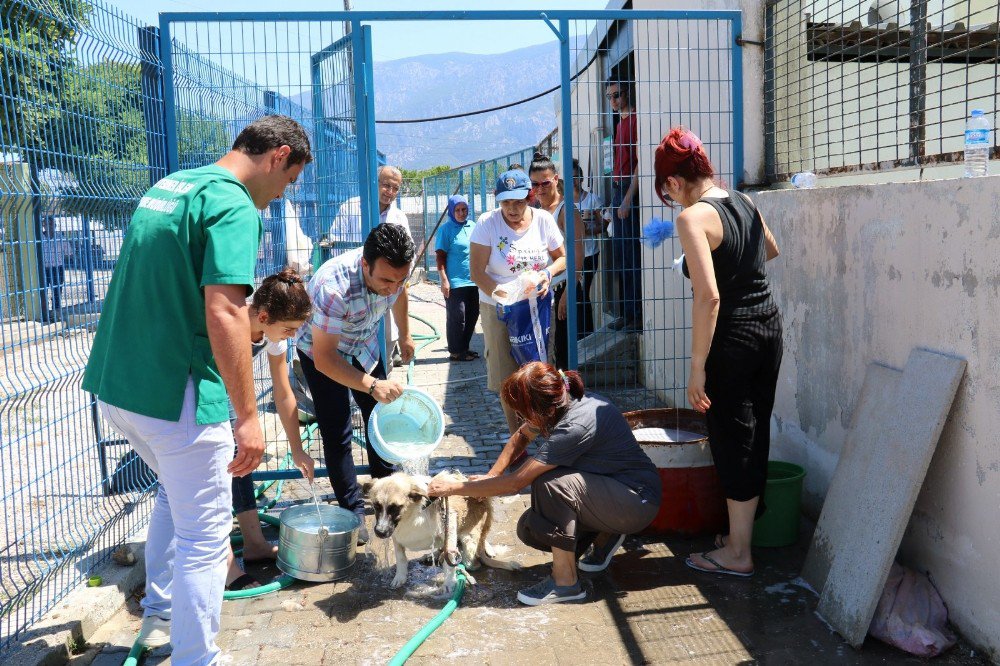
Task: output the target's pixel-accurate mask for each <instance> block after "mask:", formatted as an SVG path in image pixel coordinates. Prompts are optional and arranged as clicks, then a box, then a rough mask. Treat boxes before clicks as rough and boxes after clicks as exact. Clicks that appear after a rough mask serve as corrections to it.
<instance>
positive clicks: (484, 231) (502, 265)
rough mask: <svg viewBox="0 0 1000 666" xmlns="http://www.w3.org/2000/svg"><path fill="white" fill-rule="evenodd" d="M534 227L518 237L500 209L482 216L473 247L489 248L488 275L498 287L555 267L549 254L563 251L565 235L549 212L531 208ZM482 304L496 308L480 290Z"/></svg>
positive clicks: (478, 222)
mask: <svg viewBox="0 0 1000 666" xmlns="http://www.w3.org/2000/svg"><path fill="white" fill-rule="evenodd" d="M529 210H530V211H531V213H532V219H531V225H530V226H529V227H528V228H527V229H525V230H524V232H523V233H520V234H519V233H516V232H515V231H514V230H513V229H511V228H510V226H508V225H507V223H506V222H505V221H504V219H503V213H502V212H501V210H500V209H499V208H497V209H496V210H493V211H490V212H488V213H483V214H482V215H480V216H479V220H478V221H477V222H476V228H475V229H473V230H472V237H471V238H470V239H469V242H470V243H475V244H476V245H485V246H486V247H488V248H490V258H489V261H487V262H486V274H487V275H489V276H490V277H491V278H493V280H495V281H496V282H497V283H498V284H503V283H505V282H510V281H511V280H512V279H514V278H515V277H517V276H518V275H520V274H521V273H524V272H527V271H540V270H542V269H543V268H546V267H548V266H549V264H551V263H552V257H550V256H549V252H552V251H553V250H556V249H558V248H560V247H562V244H563V235H562V233H561V232H560V231H559V227H558V225H556V220H555V218H554V217H552V215H550V214H549V213H548V212H547V211H544V210H540V209H538V208H529ZM479 300H480V301H481V302H483V303H486V304H488V305H496V301H494V300H493V299H492V298H490V295H489V294H487V293H486V292H484V291H483V290H482V289H480V290H479Z"/></svg>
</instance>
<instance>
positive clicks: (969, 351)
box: [754, 177, 1000, 657]
mask: <svg viewBox="0 0 1000 666" xmlns="http://www.w3.org/2000/svg"><path fill="white" fill-rule="evenodd" d="M754 198H755V199H756V201H757V202H758V205H759V207H760V209H761V211H762V213H763V215H764V217H765V219H767V220H768V222H769V224H770V226H771V228H772V230H773V231H774V234H775V236H776V238H777V240H778V242H779V244H780V247H781V252H782V254H781V257H780V258H778V259H777V260H775V261H774V262H772V263H771V264H769V271H770V275H771V279H772V283H773V285H774V288H775V291H776V294H777V299H778V302H779V304H780V306H781V308H782V314H783V317H784V323H785V336H784V340H785V356H784V362H783V364H782V369H781V377H780V380H779V384H778V394H777V403H776V405H775V410H774V420H773V423H772V426H773V428H772V430H773V437H772V442H773V450H772V458H779V459H784V460H790V461H794V462H798V463H800V464H802V465H804V466H805V467H806V469H807V471H808V475H807V477H806V497H805V500H806V508H807V511H808V512H809V513H810V514H812V515H813V516H814V517H815V516H817V515H818V512H819V510H820V508H821V506H822V499H823V496H824V495H825V493H826V490H827V488H828V486H829V482H830V478H831V476H832V474H833V471H834V468H835V467H836V464H837V459H838V456H839V454H840V451H841V449H842V447H843V444H844V439H845V434H846V431H847V429H848V428H849V426H850V423H851V418H852V415H853V413H854V410H855V409H856V407H857V397H858V392H859V391H860V389H861V384H862V380H863V378H864V374H865V368H866V366H867V365H868V364H869V363H872V362H881V363H884V364H888V365H891V366H894V367H897V368H901V367H902V366H903V365H904V364H905V362H906V358H907V355H908V354H909V352H910V350H911V349H913V348H914V347H924V348H929V349H933V350H940V351H942V352H944V353H949V354H954V355H958V356H961V357H963V358H965V359H966V360H967V361H968V364H969V365H968V371H967V374H966V376H965V379H964V380H963V382H962V384H961V386H960V388H959V392H958V396H957V398H956V401H955V403H954V405H953V408H952V412H951V417H950V420H949V422H948V424H947V425H946V427H945V430H944V433H943V435H942V438H941V441H940V443H939V445H938V448H937V452H936V454H935V456H934V459H933V461H932V463H931V466H930V469H929V471H928V476H927V478H926V480H925V482H924V484H923V488H922V491H921V493H920V497H919V499H918V502H917V506H916V508H915V511H914V514H913V517H912V519H911V520H910V524H909V528H908V530H907V533H906V537H905V540H904V543H903V548H902V556H903V559H904V562H905V563H906V564H909V565H911V566H914V567H915V568H917V569H919V570H923V571H927V572H929V573H930V576H931V578H932V579H933V581H934V583H935V585H936V586H937V588H938V590H939V591H940V592H941V595H942V596H943V597H944V600H945V602H946V603H947V604H948V608H949V611H950V615H951V619H952V621H953V622H954V624H955V625H956V626H957V627H958V628H959V630H960V631H961V632H962V633H963V634H964V635H965V636H966V637H968V638H969V639H970V640H972V641H973V642H974V643H976V644H979V645H981V646H984V647H987V648H989V649H991V650H993V653H994V657H996V655H997V654H998V653H1000V606H998V605H997V603H996V600H997V599H998V598H1000V577H998V576H997V575H996V571H997V552H998V550H997V545H998V543H1000V521H998V520H997V513H998V509H1000V427H998V426H1000V360H998V359H1000V297H998V296H1000V294H998V291H1000V254H998V253H997V244H998V239H1000V177H989V178H985V179H977V180H943V181H933V182H924V183H900V184H884V185H859V186H849V187H835V188H828V189H816V190H796V191H787V190H786V191H774V192H762V193H759V194H756V195H754ZM872 492H873V493H877V492H878V489H877V488H873V489H872Z"/></svg>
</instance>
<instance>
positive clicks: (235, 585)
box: [226, 574, 260, 592]
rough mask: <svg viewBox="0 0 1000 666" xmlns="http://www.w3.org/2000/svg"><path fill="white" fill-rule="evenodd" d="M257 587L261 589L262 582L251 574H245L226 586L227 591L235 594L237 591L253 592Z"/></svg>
mask: <svg viewBox="0 0 1000 666" xmlns="http://www.w3.org/2000/svg"><path fill="white" fill-rule="evenodd" d="M255 587H260V581H259V580H257V579H256V578H254V577H253V576H251V575H250V574H243V575H242V576H240V577H239V578H237V579H236V580H234V581H233V582H232V583H230V584H229V585H226V591H227V592H235V591H237V590H252V589H254V588H255Z"/></svg>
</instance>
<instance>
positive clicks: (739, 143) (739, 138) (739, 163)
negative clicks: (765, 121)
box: [731, 12, 743, 187]
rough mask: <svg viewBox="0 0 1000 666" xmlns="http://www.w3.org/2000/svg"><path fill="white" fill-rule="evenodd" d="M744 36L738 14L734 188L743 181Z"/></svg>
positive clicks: (735, 27) (735, 31)
mask: <svg viewBox="0 0 1000 666" xmlns="http://www.w3.org/2000/svg"><path fill="white" fill-rule="evenodd" d="M742 34H743V18H742V16H741V15H740V14H739V12H737V14H736V16H735V17H734V18H733V20H732V35H731V37H732V41H733V46H732V51H733V54H732V58H731V60H732V61H733V75H732V78H733V80H732V86H733V187H736V186H738V185H739V184H740V183H741V182H742V180H743V48H742V47H741V46H740V45H739V44H737V43H736V39H737V38H738V37H739V36H740V35H742Z"/></svg>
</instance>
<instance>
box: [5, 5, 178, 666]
mask: <svg viewBox="0 0 1000 666" xmlns="http://www.w3.org/2000/svg"><path fill="white" fill-rule="evenodd" d="M0 12H2V13H0V37H2V39H0V351H2V355H0V364H2V366H3V371H2V373H0V375H2V377H0V521H2V522H0V654H2V651H3V650H5V649H6V648H8V647H9V646H10V645H11V642H12V641H13V640H14V639H16V638H17V637H18V636H20V635H21V633H22V632H23V631H24V630H25V628H26V627H27V626H29V625H30V623H31V622H33V621H34V620H36V619H37V618H38V617H40V616H41V614H42V613H44V612H45V611H46V610H47V609H48V608H50V607H51V606H52V605H53V604H54V603H56V602H57V601H58V600H59V599H60V598H61V597H62V596H63V595H65V594H66V593H67V592H68V591H69V590H71V589H72V588H73V587H74V586H76V585H78V584H79V583H80V582H81V581H83V580H85V579H86V577H87V575H88V574H89V572H90V571H92V570H93V569H94V568H95V567H96V566H98V565H99V564H101V563H102V562H103V561H105V560H106V559H107V558H108V557H109V556H110V554H111V552H112V550H113V549H114V548H115V547H116V546H117V545H118V544H120V543H121V542H122V541H123V540H125V539H126V538H127V537H128V536H129V535H131V534H134V533H135V532H136V531H137V530H138V529H139V528H140V527H141V526H142V524H143V523H144V522H145V520H146V515H147V511H148V508H149V496H148V493H147V486H148V480H143V479H137V478H131V479H130V478H127V477H128V469H130V467H131V466H130V465H127V464H126V465H125V471H122V470H119V471H118V473H117V474H114V470H115V468H116V467H117V466H118V462H119V458H118V457H117V456H115V457H114V459H113V460H112V461H111V465H110V467H111V470H112V471H111V473H110V474H109V473H102V468H101V449H100V447H98V445H97V442H98V439H99V438H100V437H99V435H98V433H97V432H96V431H95V427H94V422H93V420H92V414H91V401H90V397H89V396H88V395H86V394H85V393H83V392H82V391H80V388H79V384H80V379H81V375H82V370H83V367H84V364H85V363H86V360H87V354H88V351H89V348H90V332H91V330H92V328H93V325H94V323H95V322H96V319H97V313H98V312H99V309H100V302H101V299H102V298H103V295H104V293H105V291H106V289H107V285H108V281H109V279H110V275H111V269H112V267H113V265H114V261H115V259H116V258H117V254H118V250H119V248H120V247H121V242H122V236H123V233H124V229H125V226H126V224H127V222H128V219H129V216H130V215H131V212H132V209H133V208H134V206H135V203H136V202H137V201H138V199H139V197H140V196H141V195H142V193H143V192H144V191H145V189H146V188H147V187H148V186H149V184H150V182H151V181H152V180H154V179H155V178H156V177H157V175H158V173H160V172H158V171H157V167H156V164H157V160H156V155H157V151H158V149H157V146H158V145H162V141H163V128H162V126H161V125H156V124H151V123H149V122H147V114H148V112H149V110H150V109H152V108H154V107H155V106H156V104H157V97H158V95H157V93H156V92H155V91H154V90H153V89H151V88H150V86H149V82H150V81H151V80H155V78H156V74H157V72H158V71H159V63H158V59H157V57H156V53H155V50H153V49H151V48H150V47H151V41H150V39H149V33H148V31H147V30H146V29H145V27H144V26H142V25H141V24H139V23H137V22H136V21H133V20H131V19H129V18H127V17H124V16H121V15H119V14H117V13H115V12H114V11H112V10H109V9H107V8H106V7H104V6H102V5H100V4H98V3H94V2H87V3H84V2H75V1H69V0H66V1H63V2H46V3H40V2H21V1H18V0H12V1H8V2H5V3H3V5H2V10H0ZM159 154H161V155H162V150H159ZM151 157H152V159H151ZM111 453H112V454H114V453H121V454H124V453H125V451H124V450H121V451H112V452H111ZM112 475H113V477H114V478H113V481H114V483H115V485H116V488H115V490H117V491H119V492H115V493H113V494H106V493H105V492H104V491H105V489H106V486H107V484H108V482H109V481H111V480H112V479H109V478H108V477H109V476H112Z"/></svg>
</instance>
